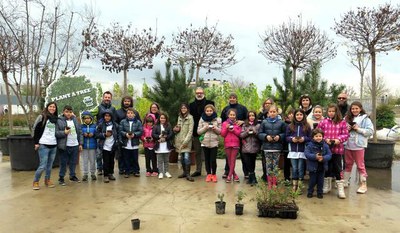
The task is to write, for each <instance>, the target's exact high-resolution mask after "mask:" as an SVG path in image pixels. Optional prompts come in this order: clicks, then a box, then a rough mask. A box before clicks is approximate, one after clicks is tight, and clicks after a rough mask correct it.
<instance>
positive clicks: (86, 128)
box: [81, 111, 97, 149]
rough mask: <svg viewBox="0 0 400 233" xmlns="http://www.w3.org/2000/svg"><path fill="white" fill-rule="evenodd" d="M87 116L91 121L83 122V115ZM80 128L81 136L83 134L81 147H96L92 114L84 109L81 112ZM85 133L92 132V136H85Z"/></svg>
mask: <svg viewBox="0 0 400 233" xmlns="http://www.w3.org/2000/svg"><path fill="white" fill-rule="evenodd" d="M86 116H89V117H90V118H91V119H92V121H91V122H90V124H88V125H87V124H85V121H84V120H83V118H84V117H86ZM81 129H82V136H83V143H82V144H83V149H96V148H97V140H96V137H95V134H96V125H95V124H94V123H93V116H92V114H90V112H88V111H85V112H83V113H82V125H81ZM85 133H87V134H89V133H91V134H92V137H88V136H86V137H85Z"/></svg>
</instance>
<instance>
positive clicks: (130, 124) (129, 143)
mask: <svg viewBox="0 0 400 233" xmlns="http://www.w3.org/2000/svg"><path fill="white" fill-rule="evenodd" d="M142 133H143V127H142V123H141V122H140V121H139V120H138V119H136V115H135V111H134V110H133V108H131V107H129V108H127V110H126V118H125V119H123V120H122V121H121V122H120V124H119V138H120V142H121V147H122V148H121V155H122V157H123V159H124V162H125V166H126V167H125V175H124V177H125V178H129V174H131V173H133V175H134V176H136V177H139V176H140V167H139V139H140V136H142Z"/></svg>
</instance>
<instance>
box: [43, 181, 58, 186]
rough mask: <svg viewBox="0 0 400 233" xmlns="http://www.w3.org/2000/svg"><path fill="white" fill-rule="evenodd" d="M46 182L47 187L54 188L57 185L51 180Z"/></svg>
mask: <svg viewBox="0 0 400 233" xmlns="http://www.w3.org/2000/svg"><path fill="white" fill-rule="evenodd" d="M44 184H45V185H46V187H47V188H54V187H56V186H55V185H54V184H53V182H51V180H44Z"/></svg>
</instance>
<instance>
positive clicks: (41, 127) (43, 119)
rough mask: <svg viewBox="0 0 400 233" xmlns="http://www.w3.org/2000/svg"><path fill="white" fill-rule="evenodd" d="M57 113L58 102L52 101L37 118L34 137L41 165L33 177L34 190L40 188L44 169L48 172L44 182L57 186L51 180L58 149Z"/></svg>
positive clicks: (51, 186)
mask: <svg viewBox="0 0 400 233" xmlns="http://www.w3.org/2000/svg"><path fill="white" fill-rule="evenodd" d="M57 115H58V111H57V104H56V103H55V102H50V103H48V104H47V105H46V108H45V109H44V110H43V112H42V114H40V115H39V116H38V118H37V119H36V123H35V126H34V134H33V139H34V142H35V150H38V154H39V167H38V168H37V170H36V172H35V177H34V179H33V190H39V189H40V187H39V180H40V177H41V176H42V173H43V171H45V172H46V175H45V180H44V184H45V185H46V186H47V187H49V188H54V187H55V185H54V184H53V183H52V182H51V180H50V176H51V169H52V167H53V162H54V158H55V157H56V151H57V139H56V134H55V132H56V131H55V129H56V123H57V118H58V117H57Z"/></svg>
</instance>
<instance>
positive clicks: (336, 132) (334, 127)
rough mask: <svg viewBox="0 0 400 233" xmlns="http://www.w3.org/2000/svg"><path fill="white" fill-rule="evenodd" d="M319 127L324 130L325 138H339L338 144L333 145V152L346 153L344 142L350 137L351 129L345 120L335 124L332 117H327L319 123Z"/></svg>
mask: <svg viewBox="0 0 400 233" xmlns="http://www.w3.org/2000/svg"><path fill="white" fill-rule="evenodd" d="M317 128H320V129H322V131H324V140H325V139H339V141H340V143H339V144H338V145H334V146H331V151H332V153H333V154H339V155H342V154H344V146H343V143H344V142H346V141H347V139H348V138H349V131H348V130H347V124H346V122H345V121H344V120H342V121H340V122H339V124H335V123H334V122H333V121H332V119H329V118H325V119H324V120H322V121H321V122H320V123H319V124H318V126H317Z"/></svg>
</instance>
